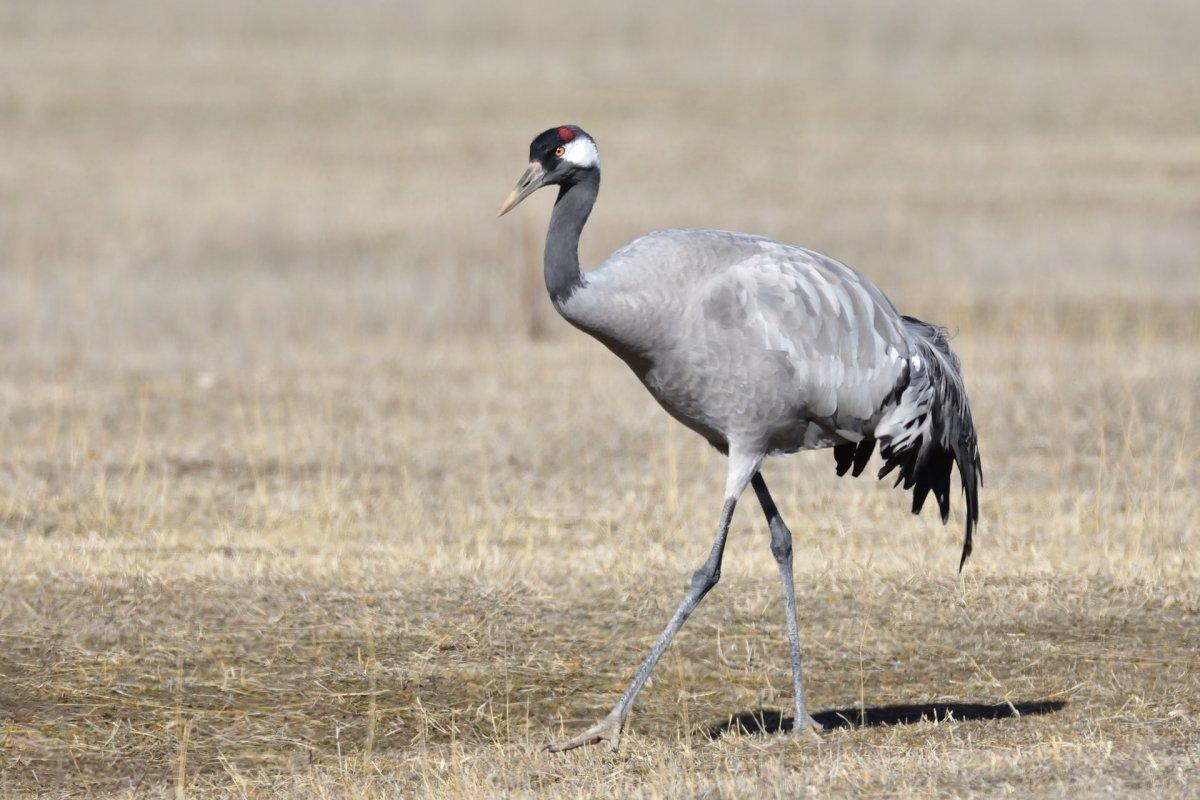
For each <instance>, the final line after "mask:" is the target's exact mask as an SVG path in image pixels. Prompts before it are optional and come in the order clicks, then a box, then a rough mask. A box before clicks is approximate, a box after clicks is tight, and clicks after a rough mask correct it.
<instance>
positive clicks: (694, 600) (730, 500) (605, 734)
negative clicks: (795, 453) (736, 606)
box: [546, 448, 763, 753]
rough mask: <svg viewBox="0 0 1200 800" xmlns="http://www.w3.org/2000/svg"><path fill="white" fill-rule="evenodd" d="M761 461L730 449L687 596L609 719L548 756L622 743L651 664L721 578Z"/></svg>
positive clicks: (561, 744)
mask: <svg viewBox="0 0 1200 800" xmlns="http://www.w3.org/2000/svg"><path fill="white" fill-rule="evenodd" d="M762 459H763V457H762V455H761V454H753V455H751V454H748V453H739V452H737V451H736V450H734V449H733V448H731V449H730V451H729V471H728V474H727V475H726V479H725V506H724V507H723V508H722V509H721V520H720V522H719V523H718V524H717V535H716V536H715V537H714V539H713V544H712V550H711V551H709V554H708V560H707V561H705V562H704V563H703V564H702V565H701V566H700V568H699V569H698V570H696V571H695V573H693V574H692V581H691V583H690V584H689V585H688V590H687V593H686V594H685V595H684V596H683V602H682V603H680V604H679V608H677V609H675V613H674V614H673V615H672V616H671V621H670V622H668V623H667V627H666V628H665V629H664V630H663V632H662V634H661V635H660V636H659V637H658V642H657V643H655V645H654V648H653V649H652V650H651V651H650V655H648V656H646V660H645V661H643V662H642V666H641V667H639V668H638V671H637V674H636V675H634V676H633V681H632V682H631V683H630V684H629V688H628V689H626V690H625V693H624V694H622V695H621V699H620V700H618V701H617V704H616V705H615V706H613V709H612V711H610V712H608V716H606V717H605V718H604V719H602V720H600V721H599V722H597V723H596V724H595V725H593V726H592V727H590V728H588V729H587V730H586V731H584V732H583V733H581V734H579V735H578V736H576V737H574V738H572V739H567V740H566V741H562V742H552V743H551V744H548V745H546V749H547V750H549V751H550V752H551V753H561V752H563V751H564V750H572V749H574V748H576V747H582V746H584V745H586V744H599V743H600V742H604V743H605V744H606V745H607V747H608V749H609V750H610V751H612V750H616V749H617V747H618V746H619V745H620V744H621V729H622V728H623V727H624V726H625V719H626V718H627V717H628V716H629V709H630V707H632V706H633V701H634V699H635V698H637V695H638V692H640V691H641V690H642V686H643V685H644V684H645V683H646V681H647V679H649V677H650V673H651V672H653V671H654V665H655V664H657V663H658V659H659V658H661V657H662V654H663V653H664V652H665V651H666V649H667V647H668V645H670V644H671V640H672V639H673V638H675V634H676V633H678V632H679V629H680V628H682V627H683V623H685V622H687V618H688V617H689V616H691V613H692V611H694V610H695V609H696V606H698V605H700V601H701V600H703V599H704V595H706V594H708V592H709V590H711V589H712V588H713V587H714V586H716V585H717V581H718V580H720V578H721V557H722V555H724V553H725V538H726V536H728V534H729V522H730V520H731V519H732V518H733V509H734V506H736V505H737V501H738V497H740V496H741V494H742V492H743V491H744V490H745V488H746V484H747V483H749V482H750V477H751V476H752V475H755V474H756V473H757V472H758V467H759V465H761V464H762Z"/></svg>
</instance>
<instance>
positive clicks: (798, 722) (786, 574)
mask: <svg viewBox="0 0 1200 800" xmlns="http://www.w3.org/2000/svg"><path fill="white" fill-rule="evenodd" d="M751 485H752V486H753V487H754V493H755V494H756V495H758V502H759V504H760V505H761V506H762V509H763V513H764V514H766V516H767V525H768V526H770V528H771V554H772V555H773V556H775V563H776V564H778V565H779V580H780V581H781V582H782V583H783V605H784V609H785V611H786V613H787V632H788V645H789V647H790V648H791V651H792V700H793V703H794V704H795V714H796V716H795V717H794V718H793V721H792V730H791V733H792V734H793V735H799V734H807V735H810V736H811V735H813V734H816V733H820V732H821V731H822V730H824V727H823V726H822V725H821V723H819V722H817V721H816V720H815V719H813V718H812V717H810V716H809V715H808V706H807V704H806V703H805V699H804V670H803V668H802V667H801V665H800V632H799V630H798V628H797V626H796V587H795V584H794V582H793V580H792V532H791V531H789V530H788V527H787V525H785V524H784V522H783V517H781V516H780V515H779V509H778V508H776V506H775V501H774V500H773V499H771V493H770V492H769V491H767V482H766V481H765V480H763V476H762V473H761V472H757V473H755V474H754V478H753V480H752V481H751Z"/></svg>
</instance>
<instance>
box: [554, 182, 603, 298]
mask: <svg viewBox="0 0 1200 800" xmlns="http://www.w3.org/2000/svg"><path fill="white" fill-rule="evenodd" d="M599 192H600V171H599V170H597V169H592V170H588V171H587V172H585V173H584V175H583V177H582V178H581V179H580V180H579V181H578V182H577V183H572V184H564V185H563V186H562V187H561V188H560V189H559V191H558V199H557V200H555V201H554V213H553V214H551V215H550V229H549V230H548V231H547V232H546V253H545V256H544V258H543V261H542V266H543V269H544V271H545V275H546V291H547V292H549V293H550V299H551V300H552V301H553V302H554V305H555V306H556V307H557V306H561V305H562V303H564V302H565V301H566V300H567V298H568V297H570V296H571V293H572V292H574V291H575V290H576V289H578V288H579V287H580V286H582V285H583V273H582V272H580V271H579V234H580V233H581V232H582V231H583V225H584V223H585V222H587V218H588V214H591V213H592V205H593V204H594V203H595V202H596V195H597V194H598V193H599Z"/></svg>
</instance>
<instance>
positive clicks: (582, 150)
mask: <svg viewBox="0 0 1200 800" xmlns="http://www.w3.org/2000/svg"><path fill="white" fill-rule="evenodd" d="M599 169H600V153H599V151H597V150H596V142H595V140H594V139H592V137H591V136H588V135H587V133H585V132H584V130H583V129H582V128H580V127H579V126H578V125H561V126H559V127H557V128H551V129H550V130H548V131H542V132H541V133H539V134H538V135H537V138H536V139H534V140H533V141H532V142H530V143H529V167H528V168H526V170H525V172H524V174H522V175H521V178H520V180H518V181H517V187H516V188H515V189H513V190H512V194H510V195H509V196H508V199H507V200H505V201H504V203H503V204H502V205H501V206H500V213H499V214H498V215H497V216H501V217H502V216H504V215H505V214H506V213H508V212H509V211H510V210H511V209H513V208H515V207H516V205H517V203H520V202H521V201H522V200H524V199H525V198H526V197H529V195H531V194H533V193H534V192H536V191H537V190H538V189H540V188H542V187H543V186H551V185H555V184H558V185H568V186H569V185H571V184H573V183H577V182H578V181H579V180H580V179H581V178H583V177H584V176H585V175H588V174H590V173H593V172H596V171H597V170H599Z"/></svg>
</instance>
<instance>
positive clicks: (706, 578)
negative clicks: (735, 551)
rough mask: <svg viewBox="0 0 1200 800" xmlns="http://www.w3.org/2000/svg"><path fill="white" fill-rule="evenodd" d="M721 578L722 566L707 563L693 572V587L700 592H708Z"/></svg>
mask: <svg viewBox="0 0 1200 800" xmlns="http://www.w3.org/2000/svg"><path fill="white" fill-rule="evenodd" d="M719 580H721V570H720V568H719V567H718V568H712V567H709V566H708V565H707V564H705V565H704V566H702V567H700V569H698V570H696V571H695V572H693V573H692V589H693V590H694V591H698V592H707V591H708V590H709V589H711V588H712V587H714V586H716V585H717V581H719Z"/></svg>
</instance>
